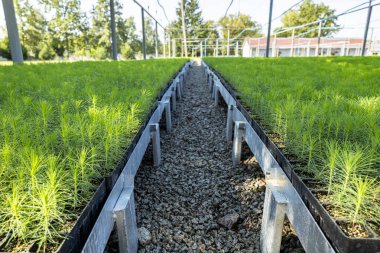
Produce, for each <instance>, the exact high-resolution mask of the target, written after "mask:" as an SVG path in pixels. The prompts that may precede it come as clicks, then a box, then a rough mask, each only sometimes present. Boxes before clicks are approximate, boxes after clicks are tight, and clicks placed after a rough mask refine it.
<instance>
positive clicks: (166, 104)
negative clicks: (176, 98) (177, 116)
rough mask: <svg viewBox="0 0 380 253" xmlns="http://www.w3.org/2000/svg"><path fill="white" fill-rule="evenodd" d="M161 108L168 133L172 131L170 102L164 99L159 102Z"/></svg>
mask: <svg viewBox="0 0 380 253" xmlns="http://www.w3.org/2000/svg"><path fill="white" fill-rule="evenodd" d="M161 106H162V107H163V108H164V110H165V120H166V131H167V132H168V133H170V132H171V131H172V112H171V110H170V100H169V99H165V100H163V101H161Z"/></svg>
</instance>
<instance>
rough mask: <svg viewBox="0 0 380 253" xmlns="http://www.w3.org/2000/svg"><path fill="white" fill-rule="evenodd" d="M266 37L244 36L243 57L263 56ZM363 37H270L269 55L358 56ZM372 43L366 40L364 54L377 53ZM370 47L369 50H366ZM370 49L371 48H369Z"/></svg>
mask: <svg viewBox="0 0 380 253" xmlns="http://www.w3.org/2000/svg"><path fill="white" fill-rule="evenodd" d="M266 43H267V40H266V38H246V39H245V40H244V43H243V57H257V56H265V48H266ZM362 45H363V39H342V38H321V39H320V41H319V44H318V39H317V38H294V39H292V38H271V40H270V48H269V55H270V56H272V57H276V56H277V57H278V56H285V57H286V56H316V55H317V54H316V53H317V51H318V52H319V53H318V55H321V56H332V55H338V56H360V55H361V49H362ZM374 48H375V47H374V43H370V42H368V46H367V49H366V50H367V51H368V52H366V55H367V54H368V55H373V54H377V52H375V51H374ZM368 49H370V50H368ZM371 49H372V50H371Z"/></svg>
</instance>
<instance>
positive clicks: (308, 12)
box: [275, 0, 339, 38]
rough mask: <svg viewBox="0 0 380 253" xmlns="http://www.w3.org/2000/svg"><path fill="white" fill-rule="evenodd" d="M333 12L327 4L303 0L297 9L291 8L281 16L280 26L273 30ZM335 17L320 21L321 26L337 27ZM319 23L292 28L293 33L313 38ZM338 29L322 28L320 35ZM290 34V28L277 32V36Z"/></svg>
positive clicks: (307, 21) (312, 19) (330, 33)
mask: <svg viewBox="0 0 380 253" xmlns="http://www.w3.org/2000/svg"><path fill="white" fill-rule="evenodd" d="M334 14H335V10H334V9H331V8H330V7H329V6H327V5H325V4H323V3H321V4H317V3H314V2H313V0H306V1H304V2H303V3H302V4H301V5H300V7H299V8H298V9H295V10H291V11H289V12H288V13H286V14H285V15H284V17H283V18H282V20H281V21H282V26H281V27H279V28H277V29H275V32H278V31H281V29H282V28H286V27H293V26H299V25H303V24H307V23H311V22H314V21H318V20H320V19H323V18H326V17H332V16H333V15H334ZM336 20H337V18H331V19H328V20H324V21H323V22H322V27H323V28H327V27H339V25H338V24H337V23H336ZM318 26H319V24H318V23H316V24H313V25H310V26H307V27H302V28H298V29H295V30H294V34H295V35H296V36H297V35H299V36H300V37H307V38H315V37H317V36H318ZM337 31H338V29H331V30H330V29H322V30H321V36H322V37H327V36H331V35H332V34H334V33H336V32H337ZM290 36H292V30H290V31H287V32H283V33H280V34H278V37H290Z"/></svg>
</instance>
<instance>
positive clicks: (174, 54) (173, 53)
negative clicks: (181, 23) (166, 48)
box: [172, 39, 177, 57]
mask: <svg viewBox="0 0 380 253" xmlns="http://www.w3.org/2000/svg"><path fill="white" fill-rule="evenodd" d="M172 50H173V52H172V57H177V52H176V45H175V39H173V45H172Z"/></svg>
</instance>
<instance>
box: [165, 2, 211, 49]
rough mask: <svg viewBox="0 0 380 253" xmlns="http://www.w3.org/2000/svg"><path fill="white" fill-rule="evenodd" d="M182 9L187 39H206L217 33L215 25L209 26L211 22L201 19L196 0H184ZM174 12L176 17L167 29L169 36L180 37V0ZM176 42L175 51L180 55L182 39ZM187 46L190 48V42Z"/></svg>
mask: <svg viewBox="0 0 380 253" xmlns="http://www.w3.org/2000/svg"><path fill="white" fill-rule="evenodd" d="M184 9H185V29H186V38H187V40H196V39H206V38H208V37H209V36H210V37H211V35H214V36H215V35H216V34H218V33H217V31H216V29H215V27H211V26H210V25H211V24H212V23H210V22H205V21H204V20H203V18H202V12H201V11H200V9H199V2H198V0H184ZM176 14H177V19H176V20H175V21H174V22H172V23H171V24H170V25H169V28H168V31H169V35H170V37H171V38H182V37H183V36H182V13H181V2H179V3H178V7H177V8H176ZM176 42H177V43H176V52H177V55H180V53H181V43H182V40H180V41H176ZM188 47H189V49H190V50H191V44H189V45H188ZM190 50H189V52H191V51H190Z"/></svg>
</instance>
